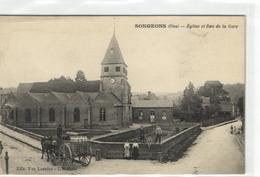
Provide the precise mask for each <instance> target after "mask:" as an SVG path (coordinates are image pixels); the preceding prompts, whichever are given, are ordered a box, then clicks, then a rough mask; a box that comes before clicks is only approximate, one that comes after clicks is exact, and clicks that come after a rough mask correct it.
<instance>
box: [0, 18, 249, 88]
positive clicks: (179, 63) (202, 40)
mask: <svg viewBox="0 0 260 177" xmlns="http://www.w3.org/2000/svg"><path fill="white" fill-rule="evenodd" d="M114 21H115V29H116V37H117V39H118V42H119V45H120V47H121V51H122V53H123V57H124V59H125V62H126V63H127V65H128V79H129V83H130V84H131V87H132V91H140V92H142V91H148V90H151V91H154V92H176V91H180V90H183V88H184V87H185V86H186V85H187V84H188V82H189V81H192V82H193V83H194V85H195V86H200V85H202V84H203V83H204V82H205V81H206V80H220V81H221V82H222V83H237V82H241V83H244V54H245V51H244V39H245V38H244V18H243V17H199V16H198V17H188V16H186V17H181V16H177V17H155V16H153V17H115V18H113V17H79V16H74V17H28V16H27V17H0V87H17V85H18V84H19V83H20V82H39V81H48V80H49V79H50V78H54V77H59V76H61V75H64V76H70V77H71V78H74V77H75V74H76V72H77V70H79V69H80V70H83V71H84V72H85V75H86V77H87V79H88V80H96V79H100V70H101V65H100V63H101V61H102V59H103V57H104V55H105V51H106V49H107V46H108V43H109V41H110V38H111V37H112V34H113V28H114ZM150 23H152V24H167V25H168V24H179V25H187V24H200V25H202V24H213V25H216V24H220V25H222V24H226V25H228V24H232V25H238V28H231V29H230V28H226V29H223V28H221V29H187V28H178V29H175V28H167V29H161V28H160V29H148V28H135V24H150Z"/></svg>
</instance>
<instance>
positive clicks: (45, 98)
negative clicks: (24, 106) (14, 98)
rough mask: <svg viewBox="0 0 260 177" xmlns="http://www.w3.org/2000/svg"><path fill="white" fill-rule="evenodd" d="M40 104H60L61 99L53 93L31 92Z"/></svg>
mask: <svg viewBox="0 0 260 177" xmlns="http://www.w3.org/2000/svg"><path fill="white" fill-rule="evenodd" d="M29 94H30V96H31V97H32V98H34V99H35V100H36V101H37V102H38V103H40V104H60V103H61V101H60V100H59V99H58V98H57V97H56V96H55V95H53V94H51V93H29Z"/></svg>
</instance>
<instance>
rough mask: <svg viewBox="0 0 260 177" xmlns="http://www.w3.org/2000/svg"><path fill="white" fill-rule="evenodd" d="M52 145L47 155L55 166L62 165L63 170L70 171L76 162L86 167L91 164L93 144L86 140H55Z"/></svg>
mask: <svg viewBox="0 0 260 177" xmlns="http://www.w3.org/2000/svg"><path fill="white" fill-rule="evenodd" d="M51 144H52V145H51V146H49V148H48V150H47V151H46V153H47V157H48V159H49V158H50V160H51V162H52V164H53V165H58V164H61V165H62V168H63V169H65V170H69V169H71V167H72V164H73V163H74V162H76V163H79V164H80V165H81V166H84V167H86V166H88V165H89V164H90V162H91V158H92V149H91V144H90V142H89V141H88V140H86V139H77V138H76V139H74V140H73V139H69V140H62V141H59V140H54V141H51Z"/></svg>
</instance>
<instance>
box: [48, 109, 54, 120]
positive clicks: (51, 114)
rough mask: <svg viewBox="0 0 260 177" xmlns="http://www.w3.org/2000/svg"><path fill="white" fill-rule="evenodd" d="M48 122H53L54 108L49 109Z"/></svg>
mask: <svg viewBox="0 0 260 177" xmlns="http://www.w3.org/2000/svg"><path fill="white" fill-rule="evenodd" d="M49 122H55V109H54V108H50V109H49Z"/></svg>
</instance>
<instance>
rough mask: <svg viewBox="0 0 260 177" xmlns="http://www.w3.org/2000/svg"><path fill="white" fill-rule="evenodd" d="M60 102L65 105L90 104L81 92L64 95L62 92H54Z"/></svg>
mask: <svg viewBox="0 0 260 177" xmlns="http://www.w3.org/2000/svg"><path fill="white" fill-rule="evenodd" d="M52 94H53V95H55V96H56V97H57V98H58V100H60V102H62V103H63V104H68V103H73V104H88V103H89V102H88V100H87V99H84V98H82V96H81V95H80V94H79V92H76V93H62V92H52Z"/></svg>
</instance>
